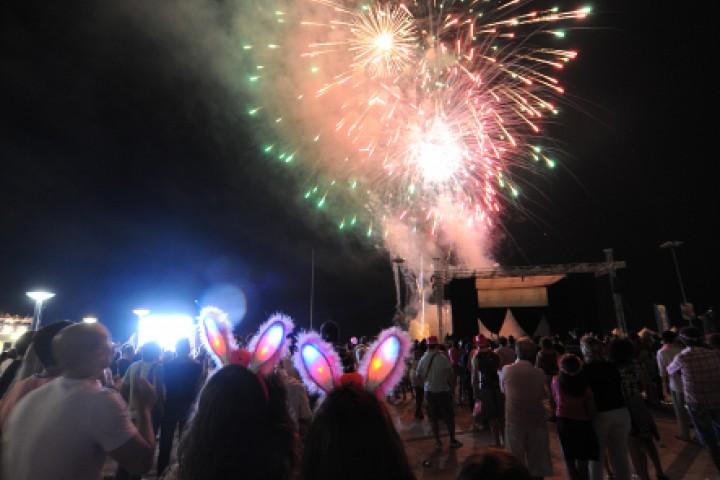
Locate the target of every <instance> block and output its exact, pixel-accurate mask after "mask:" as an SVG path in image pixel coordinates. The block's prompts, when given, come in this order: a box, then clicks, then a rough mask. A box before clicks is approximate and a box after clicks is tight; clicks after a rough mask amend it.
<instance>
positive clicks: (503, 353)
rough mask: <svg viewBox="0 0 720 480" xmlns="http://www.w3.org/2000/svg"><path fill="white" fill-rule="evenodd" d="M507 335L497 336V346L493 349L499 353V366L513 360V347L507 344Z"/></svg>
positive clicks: (508, 363) (509, 363)
mask: <svg viewBox="0 0 720 480" xmlns="http://www.w3.org/2000/svg"><path fill="white" fill-rule="evenodd" d="M508 343H509V341H508V339H507V337H500V338H498V344H499V346H498V347H497V348H496V349H495V353H497V354H498V355H500V368H502V367H504V366H505V365H511V364H512V363H513V362H514V361H515V358H516V357H515V349H514V348H513V347H511V346H510V345H508Z"/></svg>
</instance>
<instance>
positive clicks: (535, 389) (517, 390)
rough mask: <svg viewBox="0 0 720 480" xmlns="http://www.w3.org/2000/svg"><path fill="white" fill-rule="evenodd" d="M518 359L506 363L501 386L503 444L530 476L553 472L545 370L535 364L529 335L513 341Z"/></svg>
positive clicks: (546, 475)
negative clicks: (546, 408) (546, 406)
mask: <svg viewBox="0 0 720 480" xmlns="http://www.w3.org/2000/svg"><path fill="white" fill-rule="evenodd" d="M515 353H516V355H517V360H515V363H513V364H511V365H505V366H504V367H503V368H502V371H501V374H500V389H501V390H502V392H503V393H504V394H505V446H506V448H507V449H508V450H509V451H510V452H511V453H512V454H513V455H515V457H517V458H518V460H520V461H521V462H523V463H524V464H525V465H526V466H527V467H528V470H530V473H531V475H532V476H533V478H542V477H549V476H551V475H552V473H553V470H552V461H551V460H550V438H549V435H548V428H547V420H546V414H545V404H544V403H543V402H544V400H545V395H546V394H545V374H544V373H543V371H542V370H540V369H539V368H537V367H536V366H535V357H536V356H537V347H536V345H535V343H534V342H533V341H532V339H531V338H530V337H520V338H519V339H517V341H516V342H515Z"/></svg>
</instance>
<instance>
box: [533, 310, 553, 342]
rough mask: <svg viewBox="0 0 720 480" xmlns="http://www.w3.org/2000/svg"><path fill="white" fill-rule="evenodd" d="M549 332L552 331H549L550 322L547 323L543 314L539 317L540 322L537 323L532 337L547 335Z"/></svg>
mask: <svg viewBox="0 0 720 480" xmlns="http://www.w3.org/2000/svg"><path fill="white" fill-rule="evenodd" d="M551 334H552V333H551V332H550V324H549V323H548V321H547V318H545V315H543V316H542V318H541V319H540V323H538V326H537V328H535V332H534V333H533V338H537V337H549V336H550V335H551Z"/></svg>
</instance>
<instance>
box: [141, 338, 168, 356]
mask: <svg viewBox="0 0 720 480" xmlns="http://www.w3.org/2000/svg"><path fill="white" fill-rule="evenodd" d="M162 351H163V350H162V347H161V346H160V344H159V343H158V342H155V341H152V342H147V343H146V344H145V345H143V346H142V347H140V354H141V355H142V359H143V360H145V361H154V360H157V359H159V358H160V356H161V355H162Z"/></svg>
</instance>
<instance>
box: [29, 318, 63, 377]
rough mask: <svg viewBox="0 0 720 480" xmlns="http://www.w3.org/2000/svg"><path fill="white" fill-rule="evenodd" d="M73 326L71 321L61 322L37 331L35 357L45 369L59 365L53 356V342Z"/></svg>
mask: <svg viewBox="0 0 720 480" xmlns="http://www.w3.org/2000/svg"><path fill="white" fill-rule="evenodd" d="M70 325H72V322H70V321H69V320H62V321H60V322H55V323H51V324H50V325H46V326H44V327H42V328H41V329H40V330H38V331H37V333H36V334H35V337H34V338H33V348H34V349H35V355H37V357H38V360H40V363H41V364H42V366H43V367H44V368H51V367H54V366H55V365H57V361H56V360H55V357H54V356H53V354H52V341H53V338H55V336H56V335H57V334H58V333H60V331H61V330H62V329H63V328H65V327H69V326H70Z"/></svg>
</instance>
